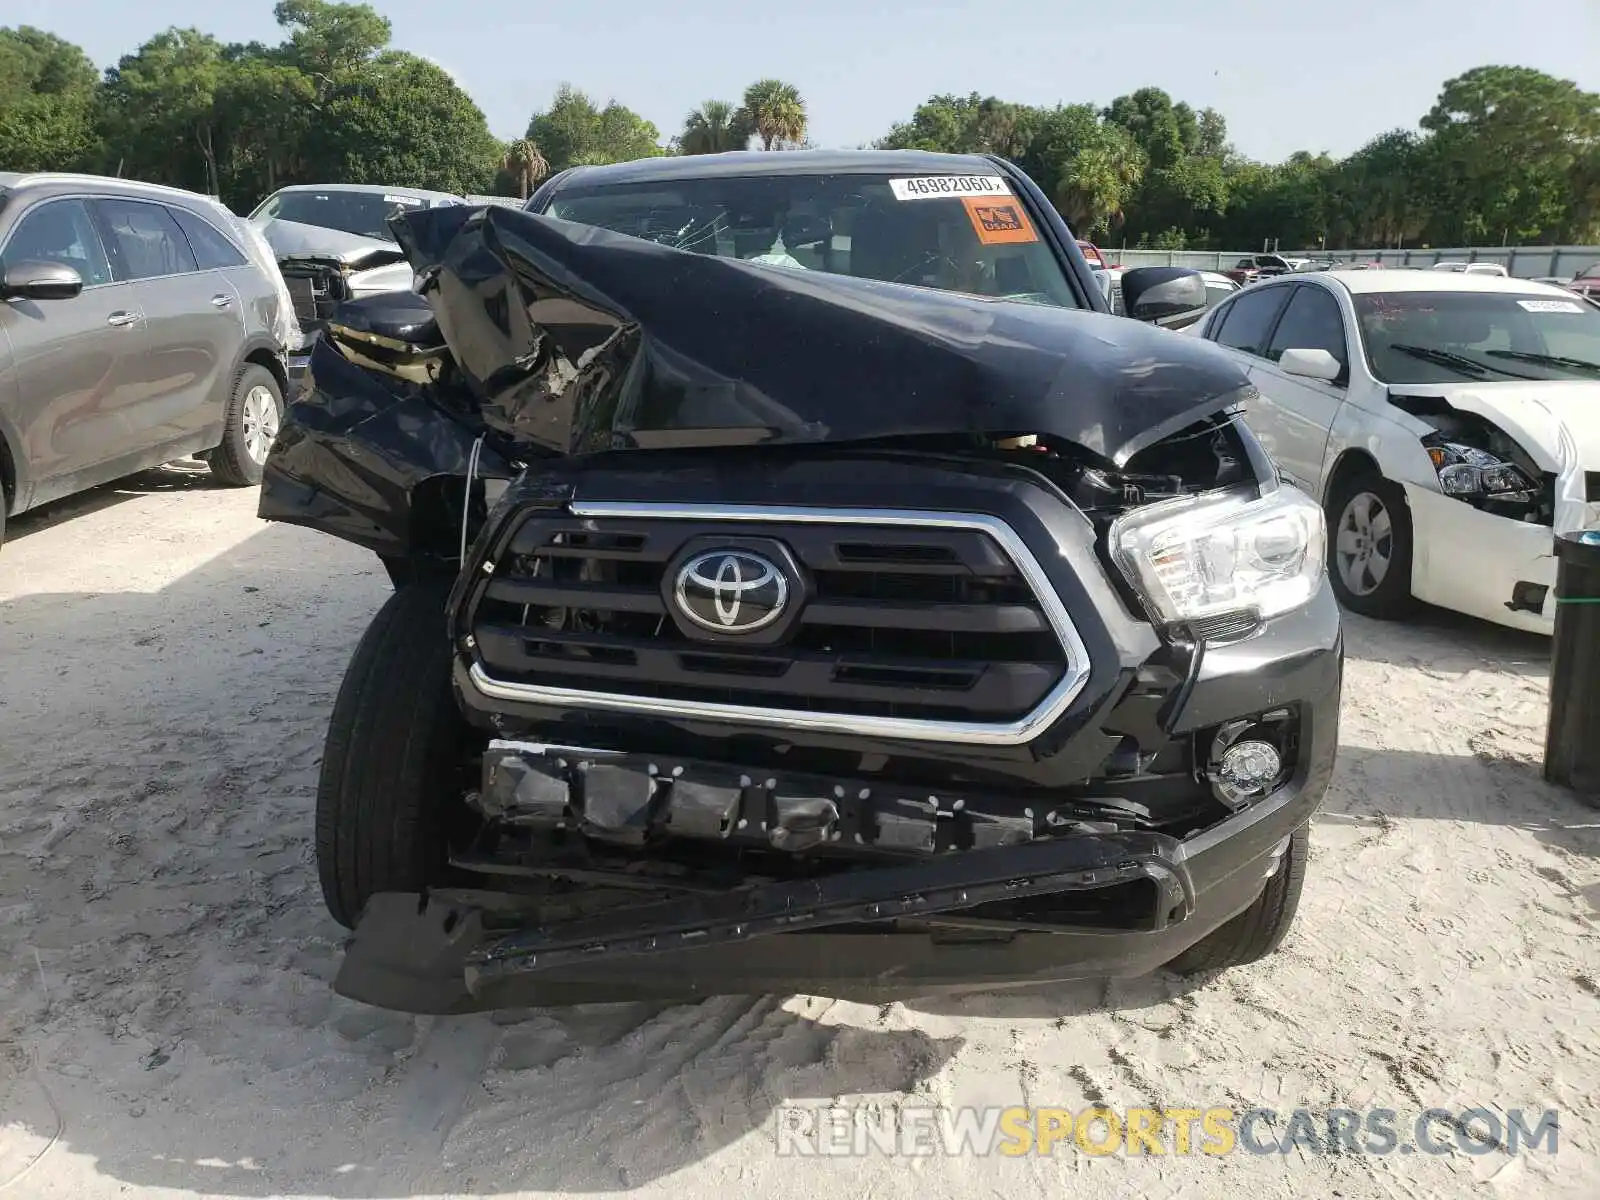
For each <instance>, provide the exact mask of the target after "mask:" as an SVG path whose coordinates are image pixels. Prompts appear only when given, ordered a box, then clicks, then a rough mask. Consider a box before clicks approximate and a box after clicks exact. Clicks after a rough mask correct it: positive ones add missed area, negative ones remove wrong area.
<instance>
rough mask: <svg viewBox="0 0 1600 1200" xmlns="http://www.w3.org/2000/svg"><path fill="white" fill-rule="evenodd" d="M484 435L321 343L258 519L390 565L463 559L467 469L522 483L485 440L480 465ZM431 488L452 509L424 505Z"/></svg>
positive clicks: (273, 460)
mask: <svg viewBox="0 0 1600 1200" xmlns="http://www.w3.org/2000/svg"><path fill="white" fill-rule="evenodd" d="M479 432H480V431H478V430H475V429H474V428H473V426H472V424H471V423H470V422H469V421H468V420H467V419H465V418H464V417H462V416H459V415H454V414H451V413H448V412H446V411H444V410H442V409H441V408H440V407H439V406H438V402H437V400H436V398H435V396H434V394H433V389H432V388H431V387H430V386H429V385H423V384H418V383H414V382H410V381H407V380H405V379H402V378H399V377H397V376H392V375H389V374H385V373H379V372H377V371H373V370H370V369H367V368H364V367H362V366H359V365H357V364H356V363H355V362H352V361H351V360H350V359H348V358H346V357H345V355H344V354H343V353H341V352H340V351H339V349H337V348H336V347H335V346H334V345H332V344H330V343H329V342H328V341H327V340H325V339H319V340H318V341H317V343H316V345H315V347H314V348H313V350H312V352H311V361H310V366H309V369H308V372H307V376H306V381H305V385H304V387H303V388H302V389H301V391H300V392H299V394H298V395H297V396H296V397H295V399H294V401H293V402H292V403H291V404H290V405H289V409H288V412H287V413H286V414H285V418H284V421H283V425H282V427H281V429H280V431H279V433H278V438H277V441H276V442H275V443H274V445H273V447H272V451H271V453H270V455H269V456H268V458H267V463H266V467H265V469H264V471H263V475H262V481H261V501H260V505H259V507H258V509H257V515H259V516H260V517H262V518H263V519H265V520H269V521H284V522H288V523H290V524H295V525H304V526H308V527H309V528H312V529H316V530H319V531H320V532H323V533H328V534H331V535H333V536H334V537H338V538H342V539H344V540H345V541H348V542H353V543H355V544H356V545H358V546H364V547H366V548H367V549H369V550H372V551H375V552H376V553H378V554H379V555H382V556H385V557H396V558H408V559H409V558H413V557H415V556H417V555H419V554H423V555H426V554H428V553H429V552H432V553H433V554H435V555H437V556H438V557H440V558H443V559H446V560H449V559H454V558H457V557H459V542H458V538H459V523H460V520H461V511H462V504H463V502H464V500H465V491H464V485H463V481H464V480H465V478H466V477H467V475H468V473H469V469H470V468H472V467H473V466H474V465H475V467H476V470H475V471H473V472H472V473H473V474H474V476H475V478H476V479H477V480H479V481H482V480H485V479H497V478H498V479H510V478H513V477H514V476H515V475H516V474H517V473H518V468H517V467H516V466H515V465H513V464H512V463H510V462H508V461H507V459H506V458H504V457H503V456H502V455H501V454H500V453H499V452H498V451H497V449H496V448H495V446H494V445H492V444H490V443H489V442H488V439H485V444H484V445H483V446H481V447H479V450H478V461H477V463H476V464H473V462H472V455H473V445H474V443H475V442H476V441H477V438H478V434H479ZM430 486H436V487H439V488H441V489H442V491H441V498H442V499H443V500H444V501H445V503H443V504H430V505H418V503H417V499H418V492H419V491H420V490H421V489H424V488H427V487H430ZM482 489H483V485H482V483H481V482H479V483H478V484H477V487H476V488H475V490H474V495H473V500H472V507H473V514H472V516H473V521H474V527H476V524H477V523H478V522H481V520H482V518H483V516H484V513H485V508H484V497H483V490H482ZM421 521H431V522H433V524H431V525H429V526H427V527H421V526H420V525H419V522H421Z"/></svg>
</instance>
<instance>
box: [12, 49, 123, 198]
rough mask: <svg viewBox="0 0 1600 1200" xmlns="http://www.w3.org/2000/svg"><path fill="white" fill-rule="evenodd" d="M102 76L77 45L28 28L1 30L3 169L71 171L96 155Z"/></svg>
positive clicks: (85, 163)
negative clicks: (97, 98) (97, 99)
mask: <svg viewBox="0 0 1600 1200" xmlns="http://www.w3.org/2000/svg"><path fill="white" fill-rule="evenodd" d="M98 83H99V73H98V72H97V71H96V70H95V68H94V64H93V63H91V62H90V61H89V57H88V55H86V54H84V52H83V51H82V50H80V49H79V48H78V47H77V46H74V45H73V44H72V43H71V42H66V41H62V40H61V39H60V38H58V37H56V36H55V35H54V34H51V33H45V32H44V31H43V30H40V29H34V28H33V27H31V26H28V25H23V26H21V27H20V28H17V29H0V168H4V169H6V170H13V171H46V170H70V169H74V168H82V167H86V166H88V165H89V164H90V163H91V162H92V161H93V159H94V158H95V155H96V149H97V145H98V140H99V139H98V136H97V132H96V129H95V122H94V116H95V113H94V105H95V95H96V91H97V88H98Z"/></svg>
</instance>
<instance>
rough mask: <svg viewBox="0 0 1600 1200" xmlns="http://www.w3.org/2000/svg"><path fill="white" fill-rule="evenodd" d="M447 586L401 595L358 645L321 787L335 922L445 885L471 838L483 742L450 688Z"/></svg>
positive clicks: (320, 830) (319, 829)
mask: <svg viewBox="0 0 1600 1200" xmlns="http://www.w3.org/2000/svg"><path fill="white" fill-rule="evenodd" d="M449 593H450V589H449V586H448V585H447V584H445V583H442V582H429V583H420V584H413V585H410V586H408V587H403V588H401V589H399V590H398V591H396V592H395V593H394V595H392V596H391V597H389V600H388V601H387V602H386V603H385V604H384V606H383V607H382V608H381V609H379V610H378V615H377V616H376V617H374V618H373V620H372V624H371V625H370V626H368V627H367V631H366V633H365V634H364V635H362V638H361V641H360V643H359V644H358V645H357V646H356V650H355V654H354V655H353V656H352V658H351V660H350V666H349V668H348V669H347V670H346V672H345V676H344V683H343V684H342V685H341V686H340V688H339V696H338V699H337V700H336V701H335V702H334V706H333V716H332V718H331V720H330V721H329V723H328V737H327V743H326V746H325V748H324V751H323V757H322V775H321V779H320V780H319V782H318V785H317V823H316V853H317V874H318V876H319V878H320V880H321V883H322V895H323V899H324V901H325V902H326V903H327V906H328V912H329V914H330V915H331V916H332V917H333V919H334V920H335V921H337V922H339V924H341V925H343V926H345V927H346V928H353V927H354V926H355V922H356V920H357V918H359V917H360V915H361V910H362V908H363V907H364V906H365V904H366V902H367V900H368V898H369V897H371V896H372V895H373V894H374V893H377V892H419V891H422V890H424V889H426V888H428V887H431V886H437V885H439V884H441V883H444V882H446V880H447V877H448V874H449V851H450V847H451V845H452V844H460V843H461V842H463V841H465V840H467V839H468V838H470V836H471V833H472V830H473V827H474V822H473V819H472V813H471V810H470V809H469V808H468V807H467V804H466V800H465V795H464V794H465V791H466V782H465V768H466V767H467V766H468V765H469V764H470V762H471V761H472V756H473V747H474V734H473V731H472V729H471V727H470V726H469V725H468V724H467V723H466V721H465V720H464V719H463V718H462V716H461V711H460V709H459V708H458V707H457V706H456V700H455V695H454V693H453V692H452V690H451V684H450V666H451V651H450V642H449V639H448V637H447V636H446V632H445V616H444V614H445V600H446V598H447V597H448V596H449Z"/></svg>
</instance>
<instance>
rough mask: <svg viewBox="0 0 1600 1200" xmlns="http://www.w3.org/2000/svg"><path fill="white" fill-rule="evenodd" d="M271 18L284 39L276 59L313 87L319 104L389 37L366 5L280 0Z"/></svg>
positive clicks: (386, 22)
mask: <svg viewBox="0 0 1600 1200" xmlns="http://www.w3.org/2000/svg"><path fill="white" fill-rule="evenodd" d="M272 15H273V16H274V17H275V18H276V19H277V22H278V25H279V26H280V27H281V28H282V29H283V30H284V31H285V32H287V33H288V35H289V40H288V41H287V42H285V43H284V44H283V46H282V47H280V48H279V50H278V56H279V57H281V58H282V59H283V61H284V62H286V63H288V64H289V65H291V66H294V67H296V68H298V69H299V70H301V71H304V72H305V73H306V74H307V75H309V76H310V77H311V78H312V79H313V80H314V81H315V84H316V89H317V95H318V96H319V98H320V97H326V96H328V95H329V94H330V93H332V92H333V91H334V90H335V89H336V88H337V87H339V86H340V84H341V83H343V82H346V77H347V76H348V75H349V73H350V72H353V71H359V70H360V69H361V68H363V67H365V66H366V65H368V64H369V63H371V62H372V60H373V59H374V58H376V57H377V55H378V54H379V53H380V52H381V51H382V50H383V49H384V48H385V47H386V46H388V44H389V38H390V37H391V36H392V34H393V28H392V27H391V26H390V24H389V19H388V18H387V17H384V16H382V15H381V14H380V13H379V12H378V11H377V10H376V9H375V8H373V7H372V6H371V5H370V4H336V3H332V2H331V0H280V2H279V3H278V4H277V5H276V6H274V8H273V10H272Z"/></svg>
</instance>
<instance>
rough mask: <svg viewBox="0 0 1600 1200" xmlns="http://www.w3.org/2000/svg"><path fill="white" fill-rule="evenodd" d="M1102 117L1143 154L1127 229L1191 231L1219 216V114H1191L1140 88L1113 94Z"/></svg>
mask: <svg viewBox="0 0 1600 1200" xmlns="http://www.w3.org/2000/svg"><path fill="white" fill-rule="evenodd" d="M1104 116H1105V119H1106V121H1107V122H1108V123H1109V124H1112V125H1115V126H1118V127H1119V128H1121V129H1123V130H1125V131H1126V132H1127V134H1128V136H1129V137H1130V138H1132V139H1133V142H1134V144H1135V145H1137V146H1138V147H1139V150H1140V151H1141V153H1142V154H1143V155H1144V160H1145V164H1146V169H1145V172H1144V175H1143V177H1142V179H1141V182H1140V186H1139V188H1138V190H1137V192H1136V193H1135V194H1134V195H1133V196H1131V197H1129V202H1128V227H1129V230H1130V232H1138V233H1141V234H1142V233H1154V232H1156V231H1157V230H1171V229H1188V230H1191V231H1197V230H1199V229H1200V227H1201V226H1202V225H1206V224H1215V223H1217V222H1218V221H1219V220H1220V219H1221V217H1222V214H1223V213H1224V211H1225V210H1226V208H1227V201H1228V191H1227V176H1226V173H1225V171H1224V164H1223V154H1224V153H1225V147H1226V143H1227V125H1226V123H1225V122H1224V121H1223V119H1222V117H1221V114H1219V113H1217V112H1216V111H1215V110H1212V109H1207V110H1205V112H1203V113H1199V114H1197V113H1196V112H1195V111H1194V110H1193V109H1192V108H1190V107H1189V106H1188V105H1187V104H1183V103H1174V102H1173V100H1172V97H1171V96H1169V95H1168V94H1167V93H1166V92H1164V91H1162V90H1161V89H1160V88H1153V87H1146V88H1140V89H1139V90H1137V91H1135V92H1131V93H1129V94H1128V95H1126V96H1118V97H1117V98H1116V99H1115V100H1113V101H1112V102H1111V104H1110V106H1109V107H1108V108H1107V109H1106V110H1105V113H1104Z"/></svg>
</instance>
